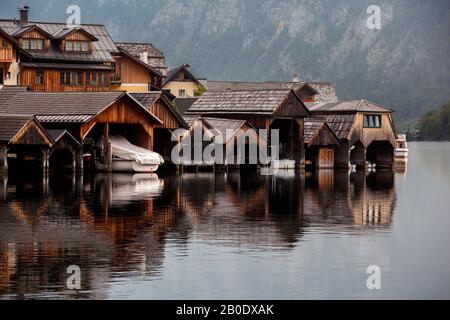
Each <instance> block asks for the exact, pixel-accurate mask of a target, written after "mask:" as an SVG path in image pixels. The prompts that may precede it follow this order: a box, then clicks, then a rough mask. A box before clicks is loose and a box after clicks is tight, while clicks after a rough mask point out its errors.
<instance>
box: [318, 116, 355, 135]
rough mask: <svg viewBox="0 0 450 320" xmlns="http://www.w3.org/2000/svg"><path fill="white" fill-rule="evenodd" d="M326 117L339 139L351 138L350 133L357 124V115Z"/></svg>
mask: <svg viewBox="0 0 450 320" xmlns="http://www.w3.org/2000/svg"><path fill="white" fill-rule="evenodd" d="M324 117H325V120H326V123H327V124H328V126H329V127H330V128H331V130H333V132H334V133H335V134H336V136H337V137H338V138H339V139H341V140H343V139H348V138H349V134H350V131H351V130H352V128H353V125H354V123H355V118H356V114H331V115H325V116H324Z"/></svg>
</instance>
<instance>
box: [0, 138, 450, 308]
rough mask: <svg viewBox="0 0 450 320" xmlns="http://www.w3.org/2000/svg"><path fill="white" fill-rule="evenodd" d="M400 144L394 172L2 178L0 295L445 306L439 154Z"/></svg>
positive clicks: (446, 257)
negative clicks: (77, 274) (375, 269)
mask: <svg viewBox="0 0 450 320" xmlns="http://www.w3.org/2000/svg"><path fill="white" fill-rule="evenodd" d="M409 146H410V150H411V151H410V160H409V163H408V168H407V171H406V172H403V173H400V172H396V173H393V172H377V173H368V174H366V173H354V172H353V173H347V172H338V171H336V172H333V171H321V172H319V173H318V174H309V173H305V174H297V175H295V174H289V173H280V174H277V175H275V176H270V177H265V176H258V175H255V174H243V173H242V174H239V173H229V174H228V175H227V174H225V173H220V174H219V173H217V174H212V173H199V174H195V173H193V174H184V175H181V176H177V175H160V176H159V177H158V176H156V175H154V176H152V175H123V174H117V175H116V174H114V175H96V176H93V177H91V178H89V177H88V176H86V177H84V178H81V177H76V176H59V177H57V176H50V177H48V178H43V177H39V176H37V177H36V176H33V175H27V177H20V178H19V177H14V176H10V177H9V178H7V179H6V178H0V298H13V299H17V298H77V299H79V298H100V299H116V298H126V299H128V298H133V299H312V298H314V299H316V298H318V299H321V298H342V299H353V298H362V299H387V298H394V299H397V298H419V299H421V298H447V299H448V298H450V249H449V247H450V168H449V163H448V162H449V160H450V144H449V143H410V144H409ZM71 265H77V266H79V268H80V270H81V278H80V281H81V283H80V284H81V290H75V291H73V290H69V289H68V288H67V286H66V281H67V278H68V277H69V276H70V274H68V273H67V268H68V267H69V266H71ZM370 265H376V266H379V267H380V270H381V279H380V283H381V289H380V290H369V289H368V288H367V285H366V280H367V278H368V277H369V275H368V274H367V273H366V270H367V268H368V267H369V266H370Z"/></svg>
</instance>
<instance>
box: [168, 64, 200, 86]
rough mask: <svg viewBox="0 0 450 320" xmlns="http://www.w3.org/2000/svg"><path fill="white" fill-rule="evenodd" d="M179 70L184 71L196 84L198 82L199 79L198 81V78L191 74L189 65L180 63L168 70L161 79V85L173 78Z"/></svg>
mask: <svg viewBox="0 0 450 320" xmlns="http://www.w3.org/2000/svg"><path fill="white" fill-rule="evenodd" d="M180 72H184V73H185V74H186V75H187V77H188V78H189V79H191V80H192V81H193V82H195V83H196V84H200V81H198V79H197V78H196V77H195V76H194V75H193V74H192V72H190V71H189V65H188V64H182V65H180V66H178V67H174V68H172V69H170V70H169V72H168V73H167V77H166V78H165V79H164V81H163V86H164V85H166V84H167V83H169V82H170V81H172V80H173V78H174V77H175V76H176V75H177V74H179V73H180Z"/></svg>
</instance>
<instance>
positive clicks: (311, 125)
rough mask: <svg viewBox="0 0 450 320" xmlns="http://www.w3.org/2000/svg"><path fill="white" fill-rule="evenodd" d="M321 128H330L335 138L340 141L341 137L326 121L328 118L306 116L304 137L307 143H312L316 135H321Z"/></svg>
mask: <svg viewBox="0 0 450 320" xmlns="http://www.w3.org/2000/svg"><path fill="white" fill-rule="evenodd" d="M321 130H328V131H329V132H330V134H331V135H333V137H334V138H335V140H336V141H337V142H338V143H339V140H340V139H339V137H338V136H337V135H336V134H335V132H334V131H333V129H331V127H330V126H329V125H328V124H327V123H326V118H322V117H316V118H306V119H305V130H304V139H305V143H306V144H311V143H313V142H314V140H315V139H316V137H318V136H319V134H320V132H321Z"/></svg>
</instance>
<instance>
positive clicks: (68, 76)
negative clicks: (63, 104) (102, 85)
mask: <svg viewBox="0 0 450 320" xmlns="http://www.w3.org/2000/svg"><path fill="white" fill-rule="evenodd" d="M59 83H60V84H62V85H73V86H78V85H82V84H83V73H82V72H75V71H61V72H60V73H59Z"/></svg>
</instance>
